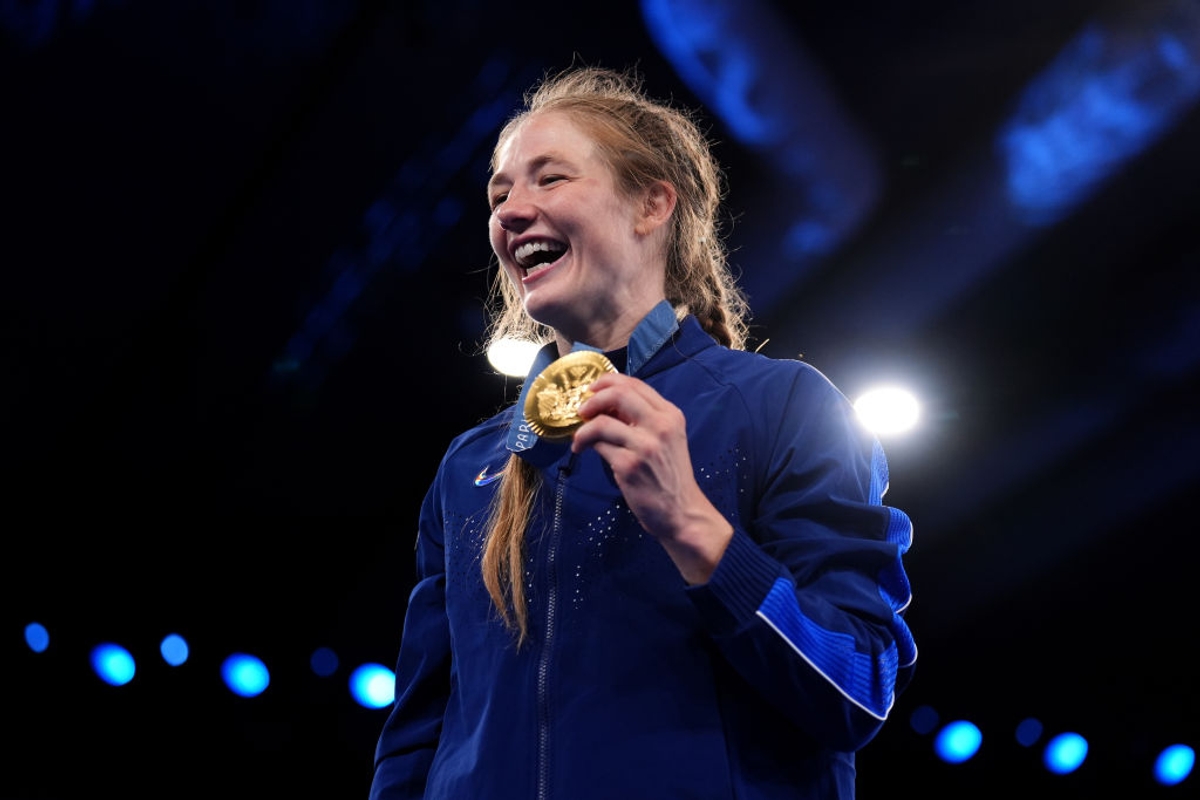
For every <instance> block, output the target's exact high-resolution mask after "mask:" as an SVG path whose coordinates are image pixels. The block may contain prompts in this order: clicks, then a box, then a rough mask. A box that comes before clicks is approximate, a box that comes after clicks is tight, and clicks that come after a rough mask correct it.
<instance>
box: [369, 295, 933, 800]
mask: <svg viewBox="0 0 1200 800" xmlns="http://www.w3.org/2000/svg"><path fill="white" fill-rule="evenodd" d="M551 350H552V346H551V347H550V348H548V349H547V350H546V351H544V352H543V355H542V363H544V362H546V361H548V360H549V358H550V357H552V355H553V353H552V352H551ZM539 369H540V365H535V367H534V371H533V372H531V375H535V374H537V371H538V370H539ZM627 369H628V371H629V372H630V374H633V375H635V376H636V377H639V378H641V379H643V380H645V381H646V382H647V383H648V384H649V385H650V386H652V387H654V389H656V390H657V391H658V392H659V393H661V394H662V395H663V396H664V397H665V398H667V399H668V400H670V401H671V402H673V403H675V404H676V405H678V406H679V407H680V408H681V409H682V410H683V413H684V415H685V417H686V419H687V428H688V442H689V448H690V452H691V456H692V463H693V467H694V470H695V474H696V478H697V480H698V481H699V482H700V485H701V487H702V488H703V489H704V491H705V492H706V494H707V495H708V497H709V498H710V499H711V500H712V502H713V503H714V504H715V505H716V506H717V507H718V508H719V509H721V510H722V512H723V513H724V514H725V515H726V517H727V518H728V520H729V521H730V523H732V525H733V527H734V529H735V533H734V537H733V541H732V542H731V543H730V545H729V548H728V550H727V551H726V553H725V555H724V557H723V558H722V560H721V562H720V564H719V565H718V567H717V569H716V571H715V573H714V574H713V576H712V578H711V580H710V581H709V582H708V583H707V584H704V585H700V586H687V585H686V584H685V583H684V581H683V579H682V578H681V577H680V574H679V572H678V571H677V570H676V568H675V566H674V564H673V563H672V562H671V560H670V558H669V557H668V556H667V554H666V552H665V551H664V550H663V548H662V546H661V545H660V544H659V543H658V542H657V541H655V540H654V539H653V538H652V537H651V536H650V535H648V534H647V533H646V532H645V531H644V530H643V529H642V528H641V527H640V526H639V524H638V522H637V520H636V519H635V518H634V516H633V514H632V513H631V512H630V510H629V508H628V507H627V506H626V505H625V503H624V502H623V500H622V497H621V494H620V492H619V491H618V489H617V487H616V484H615V483H614V481H613V479H612V476H611V473H610V472H609V471H608V469H607V467H606V465H605V464H604V463H603V460H602V459H601V458H600V457H599V456H598V455H597V454H596V453H595V452H593V451H588V452H585V453H583V454H581V455H579V456H577V457H574V456H572V455H571V454H570V452H569V450H568V448H567V446H566V445H565V444H559V443H554V442H548V441H539V440H537V438H536V436H533V435H532V434H531V433H529V431H528V430H527V429H526V428H524V425H523V420H521V419H520V418H519V416H514V411H515V410H516V409H518V408H521V407H522V406H521V404H520V403H518V404H516V405H515V406H512V407H509V408H507V409H506V410H504V411H502V412H501V413H499V414H498V415H496V416H495V417H493V418H492V419H490V420H487V421H485V422H483V423H481V424H480V425H478V426H477V427H475V428H473V429H471V430H469V431H467V432H465V433H463V434H462V435H460V436H458V437H457V438H455V439H454V440H453V442H452V443H451V444H450V446H449V448H448V450H447V452H446V453H445V455H444V457H443V460H442V462H441V465H440V467H439V470H438V472H437V475H436V477H435V479H434V481H433V484H432V485H431V487H430V488H429V491H428V493H427V495H426V498H425V500H424V503H423V505H422V507H421V513H420V522H419V531H418V538H417V550H416V555H417V576H416V584H415V586H414V588H413V590H412V593H411V595H410V597H409V600H408V607H407V612H406V617H405V623H404V630H403V634H402V637H401V643H400V650H399V657H398V660H397V666H396V698H395V704H394V707H393V708H392V710H391V712H390V714H389V716H388V718H387V720H386V722H385V723H384V727H383V730H382V732H381V735H380V737H379V741H378V746H377V752H376V769H375V777H374V781H373V783H372V786H371V793H370V794H371V798H372V800H375V799H376V798H378V799H379V800H384V799H385V798H386V799H389V800H390V799H394V798H426V799H427V800H509V799H510V798H511V799H512V800H688V799H689V798H697V800H699V798H703V799H704V800H726V799H728V800H734V798H736V799H737V800H774V799H775V798H780V799H782V798H787V799H788V800H798V799H802V798H813V800H816V799H817V798H820V800H832V799H833V798H842V799H843V800H844V799H845V798H851V797H853V796H854V752H855V750H857V749H859V748H861V747H862V746H863V745H865V744H866V743H867V742H868V741H870V740H871V738H872V737H873V736H874V735H875V734H876V733H877V732H878V731H879V729H880V726H881V725H882V724H883V722H884V720H885V718H886V717H887V715H888V712H889V710H890V709H891V708H892V704H893V702H894V701H895V698H896V694H897V693H898V692H899V691H900V690H901V689H902V688H903V687H904V685H906V683H907V682H908V679H909V677H910V675H911V671H912V667H913V665H914V662H915V660H916V647H915V645H914V643H913V639H912V636H911V635H910V632H909V629H908V627H907V625H906V624H905V622H904V620H903V618H902V612H903V610H904V608H905V607H906V605H907V604H908V602H909V599H910V593H909V585H908V579H907V577H906V575H905V572H904V568H903V566H902V563H901V559H902V556H903V555H904V553H905V552H906V551H907V549H908V547H909V544H910V541H911V537H912V526H911V524H910V522H909V519H908V517H907V516H906V515H905V514H904V513H902V512H900V511H898V510H896V509H894V508H890V507H887V506H884V505H883V504H882V497H883V494H884V492H885V491H886V489H887V483H888V473H887V466H886V462H885V459H884V455H883V451H882V449H881V447H880V445H879V443H878V442H877V441H876V439H875V438H874V437H873V436H872V435H870V434H869V433H868V432H866V431H865V430H864V429H863V428H862V427H861V426H860V424H859V422H858V421H857V419H856V417H855V413H854V411H853V409H852V407H851V406H850V405H849V403H848V401H847V400H846V398H845V397H844V396H843V395H842V394H841V393H840V392H839V391H838V390H837V389H836V388H835V387H834V386H833V385H832V384H831V383H830V382H829V380H828V379H827V378H825V377H824V376H823V375H822V374H821V373H820V372H818V371H817V370H816V369H814V368H813V367H811V366H809V365H807V364H804V363H802V362H800V361H793V360H782V359H772V358H768V357H766V356H762V355H758V354H754V353H750V352H746V351H737V350H730V349H728V348H725V347H722V346H720V345H718V344H717V343H716V342H715V341H714V340H713V339H712V338H711V337H710V336H708V335H707V334H706V333H705V332H704V331H703V330H702V329H701V327H700V326H699V324H698V323H697V322H696V320H695V319H694V318H691V317H685V318H684V319H683V320H682V321H681V322H680V323H679V324H678V325H677V324H676V323H675V320H674V315H673V313H672V312H671V309H670V306H669V305H666V304H663V305H660V306H659V307H658V308H657V309H655V311H654V312H652V314H651V315H650V316H648V317H647V319H646V320H645V321H644V322H643V323H642V325H641V326H640V327H639V328H638V330H637V331H635V333H634V337H633V339H632V340H631V343H630V347H629V349H628V368H627ZM527 383H528V382H527ZM510 444H511V445H512V447H513V449H518V450H520V449H521V448H526V449H524V450H522V452H521V455H522V456H523V457H525V458H527V459H529V460H530V461H532V463H534V464H535V465H536V466H537V467H538V468H539V470H540V471H541V474H542V478H543V488H542V491H541V492H540V495H539V499H538V503H537V507H536V508H535V511H534V517H533V521H532V524H531V526H530V528H529V532H528V538H527V543H526V544H527V558H528V569H527V573H526V574H527V584H526V592H527V598H528V603H529V618H530V634H531V638H530V641H529V642H527V643H526V644H525V645H523V646H522V647H521V648H520V649H518V648H517V647H516V645H515V638H514V636H513V634H512V633H510V632H509V631H508V630H506V629H505V627H504V626H503V624H502V623H501V622H500V620H499V618H498V616H497V613H496V611H495V609H494V608H493V606H492V602H491V599H490V598H489V596H488V594H487V591H486V589H485V588H484V585H483V581H482V578H481V576H480V567H479V563H480V554H481V552H482V546H483V538H484V522H485V519H486V517H487V513H488V504H489V502H490V501H491V498H492V493H493V491H494V489H495V487H496V485H497V484H496V483H494V482H492V479H493V478H494V477H495V476H496V475H497V474H498V471H499V470H502V469H503V468H504V466H505V462H506V461H507V459H508V456H509V454H510Z"/></svg>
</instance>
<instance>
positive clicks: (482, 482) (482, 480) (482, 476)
mask: <svg viewBox="0 0 1200 800" xmlns="http://www.w3.org/2000/svg"><path fill="white" fill-rule="evenodd" d="M503 474H504V470H503V469H501V470H500V471H499V472H493V473H491V474H490V475H489V474H488V468H487V467H484V468H483V469H481V470H479V474H478V475H476V476H475V485H476V486H487V485H488V484H489V483H491V482H492V481H494V480H496V479H498V478H499V477H500V476H501V475H503Z"/></svg>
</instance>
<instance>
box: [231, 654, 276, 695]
mask: <svg viewBox="0 0 1200 800" xmlns="http://www.w3.org/2000/svg"><path fill="white" fill-rule="evenodd" d="M221 677H222V678H223V679H224V680H225V685H226V686H228V687H229V690H230V691H231V692H233V693H234V694H236V695H240V696H241V697H255V696H257V695H260V694H262V693H263V692H264V691H266V689H267V686H268V685H270V683H271V674H270V672H269V671H268V670H267V665H266V664H264V663H263V662H262V660H261V659H259V658H257V657H255V656H251V655H246V654H245V653H234V654H233V655H231V656H229V657H228V658H226V659H225V661H224V663H222V665H221Z"/></svg>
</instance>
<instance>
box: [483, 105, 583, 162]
mask: <svg viewBox="0 0 1200 800" xmlns="http://www.w3.org/2000/svg"><path fill="white" fill-rule="evenodd" d="M595 157H596V144H595V141H594V140H593V139H592V137H591V136H590V135H588V134H587V132H586V131H584V129H583V128H582V127H580V126H579V124H578V123H576V122H575V120H574V119H572V118H571V117H570V116H569V115H567V114H564V113H562V112H558V111H541V112H538V113H536V114H531V115H530V116H528V117H526V118H525V119H524V120H522V121H521V122H520V123H518V124H517V126H516V127H515V128H514V129H513V130H512V131H511V132H510V133H509V135H508V138H506V139H505V140H504V141H503V142H501V143H500V146H499V147H498V148H497V149H496V172H497V173H498V174H499V173H502V172H510V171H515V170H519V169H521V168H522V167H528V166H529V165H532V164H534V163H544V162H546V161H547V160H562V161H585V160H587V159H591V158H595Z"/></svg>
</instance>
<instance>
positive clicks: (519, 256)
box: [513, 241, 566, 267]
mask: <svg viewBox="0 0 1200 800" xmlns="http://www.w3.org/2000/svg"><path fill="white" fill-rule="evenodd" d="M564 250H566V248H565V247H563V246H562V245H560V244H558V243H557V242H541V241H538V242H526V243H525V244H523V245H521V246H520V247H518V248H517V249H516V251H514V252H513V257H514V258H516V260H517V263H519V264H521V265H522V266H525V267H535V266H539V265H537V264H532V265H531V264H530V263H529V258H530V257H531V256H532V255H533V254H534V253H537V252H541V251H545V252H547V253H561V252H563V251H564Z"/></svg>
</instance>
